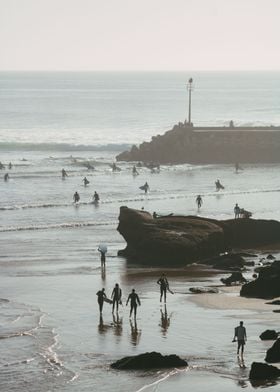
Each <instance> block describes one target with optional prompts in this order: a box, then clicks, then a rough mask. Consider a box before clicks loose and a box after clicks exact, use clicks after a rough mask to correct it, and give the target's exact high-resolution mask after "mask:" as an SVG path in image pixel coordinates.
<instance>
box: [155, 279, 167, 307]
mask: <svg viewBox="0 0 280 392" xmlns="http://www.w3.org/2000/svg"><path fill="white" fill-rule="evenodd" d="M157 284H159V287H160V302H161V300H162V296H164V302H166V291H167V290H168V289H169V283H168V280H167V278H166V276H165V274H162V275H161V277H160V278H159V279H158V281H157Z"/></svg>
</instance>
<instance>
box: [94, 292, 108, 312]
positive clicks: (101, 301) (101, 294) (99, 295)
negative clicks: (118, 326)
mask: <svg viewBox="0 0 280 392" xmlns="http://www.w3.org/2000/svg"><path fill="white" fill-rule="evenodd" d="M96 295H97V302H98V305H99V312H100V314H101V313H102V310H103V304H104V298H107V295H106V294H105V289H104V288H103V289H102V290H99V291H97V293H96Z"/></svg>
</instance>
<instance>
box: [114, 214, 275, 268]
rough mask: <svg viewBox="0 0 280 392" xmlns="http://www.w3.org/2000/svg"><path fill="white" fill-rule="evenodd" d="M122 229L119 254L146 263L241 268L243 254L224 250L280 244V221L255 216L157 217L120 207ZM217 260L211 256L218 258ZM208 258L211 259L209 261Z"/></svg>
mask: <svg viewBox="0 0 280 392" xmlns="http://www.w3.org/2000/svg"><path fill="white" fill-rule="evenodd" d="M118 231H119V232H120V234H121V235H122V236H123V237H124V239H125V240H126V242H127V247H126V249H124V250H122V251H119V255H122V256H125V257H127V258H128V259H129V260H131V261H135V262H140V263H143V264H145V263H146V264H151V263H154V264H168V265H172V264H187V263H192V262H195V261H201V260H204V262H205V263H207V264H210V265H213V266H214V267H215V268H223V269H227V270H230V269H231V268H232V267H234V269H235V270H238V269H240V268H241V267H242V266H243V264H244V259H243V258H241V256H239V255H235V256H229V255H228V254H225V255H222V256H221V257H217V256H218V255H219V254H220V253H224V252H225V251H227V250H229V249H231V248H233V247H239V248H244V249H245V248H249V247H253V246H260V245H265V244H273V243H275V242H279V243H280V222H277V221H272V220H271V221H266V220H255V219H230V220H225V221H218V220H214V219H206V218H201V217H196V216H174V215H172V216H165V217H159V218H153V217H152V215H151V214H149V213H148V212H146V211H142V210H134V209H131V208H127V207H121V208H120V215H119V225H118ZM214 256H215V258H214V259H212V261H211V259H209V258H211V257H214ZM207 260H208V261H207Z"/></svg>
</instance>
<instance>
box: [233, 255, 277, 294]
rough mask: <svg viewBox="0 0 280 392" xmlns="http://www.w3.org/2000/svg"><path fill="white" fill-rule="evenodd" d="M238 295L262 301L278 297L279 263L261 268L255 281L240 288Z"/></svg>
mask: <svg viewBox="0 0 280 392" xmlns="http://www.w3.org/2000/svg"><path fill="white" fill-rule="evenodd" d="M240 295H241V296H243V297H254V298H264V299H270V298H276V297H279V296H280V261H274V263H273V264H271V265H270V266H269V267H263V268H261V269H260V271H259V276H258V278H257V279H256V280H254V281H252V282H250V283H247V284H245V285H244V286H242V288H241V291H240Z"/></svg>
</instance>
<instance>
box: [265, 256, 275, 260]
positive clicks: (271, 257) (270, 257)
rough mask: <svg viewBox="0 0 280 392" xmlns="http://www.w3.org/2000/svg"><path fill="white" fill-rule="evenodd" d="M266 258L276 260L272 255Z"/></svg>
mask: <svg viewBox="0 0 280 392" xmlns="http://www.w3.org/2000/svg"><path fill="white" fill-rule="evenodd" d="M266 258H267V260H275V257H274V256H272V255H267V256H266Z"/></svg>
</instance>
